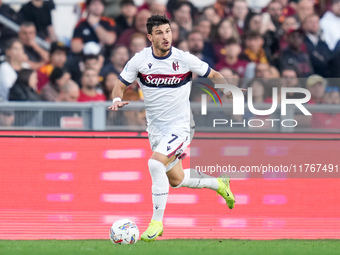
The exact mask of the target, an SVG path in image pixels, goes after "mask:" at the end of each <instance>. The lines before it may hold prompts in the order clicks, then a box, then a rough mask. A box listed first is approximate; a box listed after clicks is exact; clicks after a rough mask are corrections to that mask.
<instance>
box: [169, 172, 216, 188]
mask: <svg viewBox="0 0 340 255" xmlns="http://www.w3.org/2000/svg"><path fill="white" fill-rule="evenodd" d="M183 171H184V179H183V181H182V183H181V184H180V185H178V186H176V187H173V188H180V187H187V188H192V189H202V188H207V189H212V190H215V191H217V189H218V181H217V179H216V178H212V177H210V176H209V175H206V174H203V173H200V172H197V171H196V170H195V169H184V170H183Z"/></svg>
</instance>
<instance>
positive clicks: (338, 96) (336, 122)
mask: <svg viewBox="0 0 340 255" xmlns="http://www.w3.org/2000/svg"><path fill="white" fill-rule="evenodd" d="M339 91H340V90H339V88H338V87H326V90H325V94H324V97H323V100H322V103H323V104H328V105H337V106H339V105H340V93H339ZM311 127H313V128H326V129H340V114H339V113H335V114H334V113H327V112H317V113H313V115H312V121H311Z"/></svg>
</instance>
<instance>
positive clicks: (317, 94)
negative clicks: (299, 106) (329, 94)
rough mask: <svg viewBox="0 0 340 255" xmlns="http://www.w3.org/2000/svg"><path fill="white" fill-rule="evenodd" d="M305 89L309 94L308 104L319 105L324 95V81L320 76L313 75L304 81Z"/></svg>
mask: <svg viewBox="0 0 340 255" xmlns="http://www.w3.org/2000/svg"><path fill="white" fill-rule="evenodd" d="M306 88H307V89H308V90H309V91H310V94H311V99H310V100H309V101H308V104H321V103H322V101H323V97H324V95H325V89H326V80H325V79H324V78H322V77H321V76H320V75H317V74H313V75H311V76H309V77H308V79H307V80H306Z"/></svg>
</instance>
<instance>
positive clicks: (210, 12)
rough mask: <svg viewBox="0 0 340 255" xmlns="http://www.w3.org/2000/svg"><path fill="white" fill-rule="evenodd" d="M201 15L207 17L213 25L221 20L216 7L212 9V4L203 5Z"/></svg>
mask: <svg viewBox="0 0 340 255" xmlns="http://www.w3.org/2000/svg"><path fill="white" fill-rule="evenodd" d="M202 16H203V17H205V18H207V19H208V20H209V21H210V23H211V25H212V26H213V27H216V26H217V25H218V24H219V23H220V22H221V20H222V18H221V17H220V16H219V14H218V13H217V11H216V9H214V6H208V7H205V8H204V9H203V12H202Z"/></svg>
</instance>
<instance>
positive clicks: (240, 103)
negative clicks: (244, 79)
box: [201, 84, 312, 127]
mask: <svg viewBox="0 0 340 255" xmlns="http://www.w3.org/2000/svg"><path fill="white" fill-rule="evenodd" d="M209 88H210V89H211V90H212V91H213V92H214V93H215V91H216V90H215V89H214V88H212V87H211V86H209ZM215 88H217V89H222V90H223V93H224V94H225V95H227V94H230V93H231V95H232V98H233V103H232V105H233V115H244V113H245V112H244V106H245V97H244V93H243V91H242V90H241V89H240V88H238V87H236V86H234V85H228V84H215ZM202 90H203V91H205V92H207V91H206V89H202ZM289 93H302V94H304V97H302V98H294V99H291V98H287V94H289ZM208 94H209V95H210V97H212V95H211V93H208ZM215 94H216V93H215ZM280 94H281V96H280V97H281V98H280V104H281V105H280V106H281V107H280V109H281V113H280V114H281V116H286V115H287V105H295V106H296V107H297V108H298V109H299V110H300V111H301V112H302V113H303V114H304V115H305V116H311V115H312V114H311V113H310V112H309V111H308V110H307V109H306V108H305V106H304V105H303V104H304V103H307V102H308V101H309V100H310V99H311V93H310V91H309V90H307V89H304V88H287V87H283V88H281V93H280ZM278 95H279V94H278V89H277V88H272V103H271V104H272V105H271V107H270V108H269V109H266V110H259V109H256V108H255V106H254V103H253V89H252V88H251V87H249V88H248V89H247V100H246V102H247V106H248V109H249V111H250V112H251V113H252V114H254V115H255V116H269V115H270V114H272V113H274V112H275V111H276V110H277V107H278V105H279V100H278V99H279V98H278V97H279V96H278ZM212 98H213V97H212ZM218 98H219V97H218ZM201 99H202V104H201V115H207V95H206V94H202V96H201ZM213 100H214V98H213ZM219 100H220V98H219ZM214 102H215V100H214ZM215 104H216V102H215ZM221 105H222V102H221ZM265 121H266V122H271V127H274V125H275V123H277V122H280V124H281V125H282V126H283V127H295V126H297V124H298V122H297V121H296V120H295V119H265V120H263V119H250V120H248V121H246V120H245V119H243V120H241V121H238V122H235V121H234V122H233V120H228V119H214V120H213V127H216V126H217V125H226V124H228V123H229V124H230V127H233V126H235V125H242V126H243V127H246V124H248V126H249V127H262V126H264V124H265Z"/></svg>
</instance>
